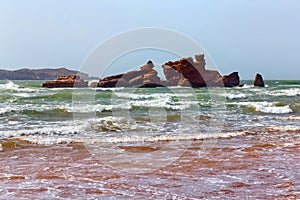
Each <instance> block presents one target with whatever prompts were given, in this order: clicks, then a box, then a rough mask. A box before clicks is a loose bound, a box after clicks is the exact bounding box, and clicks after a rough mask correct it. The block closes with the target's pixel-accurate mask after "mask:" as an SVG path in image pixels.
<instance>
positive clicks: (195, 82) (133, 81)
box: [91, 54, 240, 88]
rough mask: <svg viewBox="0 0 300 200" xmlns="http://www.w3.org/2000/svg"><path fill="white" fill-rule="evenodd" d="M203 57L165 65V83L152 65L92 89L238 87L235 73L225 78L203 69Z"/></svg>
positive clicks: (102, 82)
mask: <svg viewBox="0 0 300 200" xmlns="http://www.w3.org/2000/svg"><path fill="white" fill-rule="evenodd" d="M205 65H206V62H205V59H204V54H199V55H195V61H194V60H193V58H192V57H189V58H182V59H180V60H177V61H174V62H172V61H169V62H167V63H165V64H164V65H163V66H162V67H163V71H164V74H165V77H166V80H161V79H160V78H159V77H158V75H157V71H155V70H154V69H153V67H154V65H153V63H152V61H148V63H147V64H145V65H143V66H142V67H140V69H139V70H134V71H130V72H127V73H124V74H118V75H114V76H109V77H105V78H103V79H101V80H100V81H99V82H98V83H92V84H91V87H161V86H187V87H195V88H198V87H234V86H238V85H239V84H240V78H239V75H238V72H233V73H231V74H229V75H228V76H221V74H220V73H219V72H218V71H216V70H207V69H205Z"/></svg>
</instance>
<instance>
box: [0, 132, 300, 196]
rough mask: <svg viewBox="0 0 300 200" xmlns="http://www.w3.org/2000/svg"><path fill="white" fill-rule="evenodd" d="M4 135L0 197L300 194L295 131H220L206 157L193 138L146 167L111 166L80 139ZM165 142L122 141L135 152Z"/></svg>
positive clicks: (299, 158)
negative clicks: (164, 160)
mask: <svg viewBox="0 0 300 200" xmlns="http://www.w3.org/2000/svg"><path fill="white" fill-rule="evenodd" d="M287 134H288V135H289V137H286V135H287ZM0 143H1V144H2V150H1V151H0V155H1V156H0V199H10V198H14V199H151V198H152V199H212V198H216V199H300V173H299V172H300V143H299V136H298V135H297V134H296V133H295V134H294V136H293V135H292V134H291V133H265V135H264V134H262V135H251V134H248V135H244V136H239V137H232V138H222V139H219V140H218V142H217V144H216V145H214V147H213V148H211V149H207V150H208V151H209V153H208V155H207V156H205V157H199V154H198V150H201V148H202V141H194V142H193V144H192V145H191V146H190V148H188V149H186V151H185V153H184V154H183V155H182V156H181V157H180V158H179V159H178V160H176V161H175V162H173V163H172V164H171V165H169V166H166V167H164V168H161V169H159V170H156V171H151V172H146V173H141V174H134V173H124V172H120V171H118V170H114V169H112V168H111V167H109V166H107V165H105V163H102V162H101V160H98V159H96V158H95V157H93V156H92V155H91V154H90V152H89V151H88V150H87V149H86V148H85V146H84V145H83V144H59V145H50V146H43V145H35V144H30V143H27V142H24V141H20V140H14V139H10V140H2V141H1V142H0ZM163 146H164V143H159V142H156V143H152V144H143V143H140V144H136V145H133V144H130V145H129V144H126V143H124V144H119V147H120V148H122V149H124V150H125V151H130V152H131V153H137V154H141V153H144V154H146V153H147V152H151V151H156V150H157V149H159V148H161V147H163Z"/></svg>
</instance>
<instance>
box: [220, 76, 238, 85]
mask: <svg viewBox="0 0 300 200" xmlns="http://www.w3.org/2000/svg"><path fill="white" fill-rule="evenodd" d="M222 82H223V84H224V87H236V86H239V85H240V77H239V73H238V72H233V73H231V74H229V75H227V76H223V77H222Z"/></svg>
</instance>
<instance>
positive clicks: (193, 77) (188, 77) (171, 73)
mask: <svg viewBox="0 0 300 200" xmlns="http://www.w3.org/2000/svg"><path fill="white" fill-rule="evenodd" d="M195 60H196V62H194V60H193V59H192V58H191V57H189V58H182V59H180V60H178V61H175V62H171V61H169V62H167V63H165V64H164V65H163V69H164V74H165V77H166V79H167V84H168V85H169V86H175V85H176V86H192V87H207V86H219V85H221V84H219V83H218V81H219V80H221V79H222V76H221V74H220V73H219V72H218V71H216V70H207V69H205V65H206V62H205V59H204V54H199V55H195Z"/></svg>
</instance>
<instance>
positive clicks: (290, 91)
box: [266, 88, 300, 97]
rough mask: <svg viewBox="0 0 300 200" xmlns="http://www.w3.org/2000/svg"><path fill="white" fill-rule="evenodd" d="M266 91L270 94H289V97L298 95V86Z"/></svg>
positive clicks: (299, 92) (299, 90)
mask: <svg viewBox="0 0 300 200" xmlns="http://www.w3.org/2000/svg"><path fill="white" fill-rule="evenodd" d="M266 93H267V94H268V95H271V96H289V97H292V96H300V88H290V89H282V90H275V91H268V92H266Z"/></svg>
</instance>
